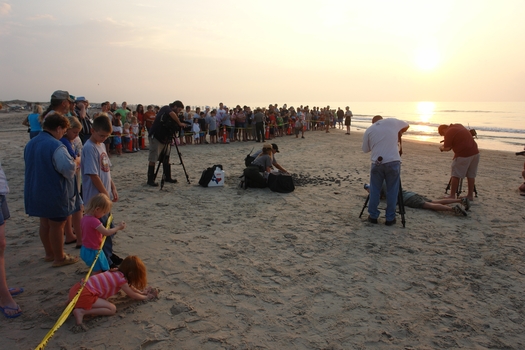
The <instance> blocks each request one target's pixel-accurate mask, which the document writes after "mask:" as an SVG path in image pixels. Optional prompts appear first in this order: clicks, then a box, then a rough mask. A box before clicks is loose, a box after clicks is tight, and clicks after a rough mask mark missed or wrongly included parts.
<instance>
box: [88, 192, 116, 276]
mask: <svg viewBox="0 0 525 350" xmlns="http://www.w3.org/2000/svg"><path fill="white" fill-rule="evenodd" d="M112 206H113V203H112V202H111V199H109V197H108V196H106V195H105V194H104V193H99V194H97V195H95V196H93V197H92V198H91V199H90V200H89V203H88V204H87V206H86V213H85V215H84V217H83V218H82V221H81V222H80V223H81V226H82V248H80V257H81V258H82V260H84V262H85V263H86V265H87V266H91V264H93V261H95V258H96V256H97V253H98V251H99V250H100V245H101V244H102V239H103V236H111V235H114V234H115V233H117V231H120V230H123V229H125V228H126V223H125V222H121V223H120V224H118V225H116V226H115V227H114V228H111V229H107V228H105V227H104V225H103V224H102V222H100V218H101V217H103V216H104V215H106V214H108V213H109V212H110V211H111V207H112ZM107 270H109V263H108V260H107V258H106V254H104V253H103V252H101V254H99V256H98V260H97V262H96V263H95V266H94V267H93V272H99V271H107Z"/></svg>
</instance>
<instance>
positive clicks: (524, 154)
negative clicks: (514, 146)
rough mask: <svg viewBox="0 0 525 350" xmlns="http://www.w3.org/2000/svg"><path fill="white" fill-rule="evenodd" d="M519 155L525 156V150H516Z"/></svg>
mask: <svg viewBox="0 0 525 350" xmlns="http://www.w3.org/2000/svg"><path fill="white" fill-rule="evenodd" d="M516 155H517V156H525V151H521V152H516Z"/></svg>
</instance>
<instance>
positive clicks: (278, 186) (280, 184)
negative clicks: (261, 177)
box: [268, 174, 295, 193]
mask: <svg viewBox="0 0 525 350" xmlns="http://www.w3.org/2000/svg"><path fill="white" fill-rule="evenodd" d="M268 187H269V188H270V190H272V191H273V192H280V193H290V192H293V191H294V190H295V185H294V183H293V178H292V177H291V176H290V175H283V174H279V175H274V174H269V175H268Z"/></svg>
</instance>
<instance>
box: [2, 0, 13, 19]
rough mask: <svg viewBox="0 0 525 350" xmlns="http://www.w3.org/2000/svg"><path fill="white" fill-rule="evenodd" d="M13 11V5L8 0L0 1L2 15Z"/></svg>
mask: <svg viewBox="0 0 525 350" xmlns="http://www.w3.org/2000/svg"><path fill="white" fill-rule="evenodd" d="M9 12H11V5H9V4H8V3H7V2H2V3H0V16H7V15H8V14H9Z"/></svg>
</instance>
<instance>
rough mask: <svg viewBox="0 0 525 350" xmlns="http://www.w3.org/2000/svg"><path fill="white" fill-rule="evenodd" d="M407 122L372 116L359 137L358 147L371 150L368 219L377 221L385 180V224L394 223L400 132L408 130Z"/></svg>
mask: <svg viewBox="0 0 525 350" xmlns="http://www.w3.org/2000/svg"><path fill="white" fill-rule="evenodd" d="M409 127H410V125H408V123H406V122H404V121H402V120H399V119H396V118H388V119H383V117H381V116H380V115H376V116H375V117H374V118H372V126H370V127H369V128H368V129H366V131H365V134H364V136H363V145H362V147H361V148H362V150H363V152H365V153H368V152H372V153H371V155H370V160H371V161H372V165H371V168H370V202H369V203H368V214H369V215H368V222H371V223H373V224H377V218H378V217H379V210H378V209H377V207H378V206H379V200H380V196H381V186H382V184H383V181H385V182H386V213H385V217H386V221H385V225H387V226H391V225H393V224H395V223H396V204H397V198H398V193H399V184H400V181H401V154H402V151H401V149H398V143H399V144H400V143H401V135H402V134H403V133H404V132H405V131H407V130H408V128H409Z"/></svg>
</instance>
